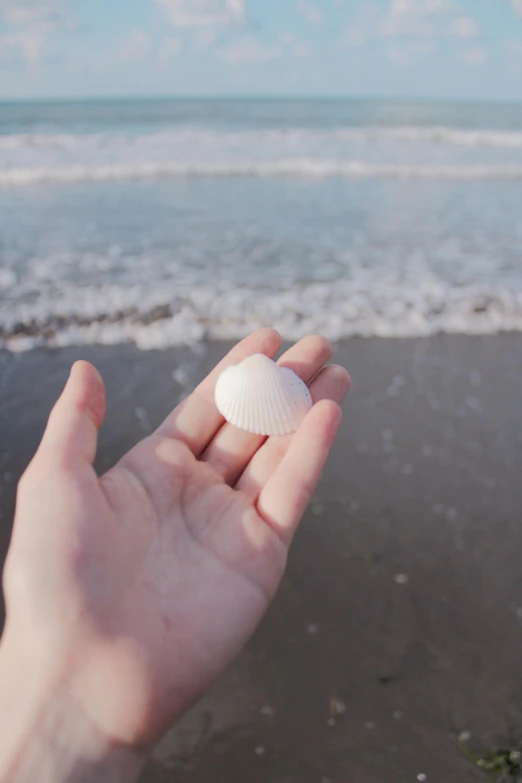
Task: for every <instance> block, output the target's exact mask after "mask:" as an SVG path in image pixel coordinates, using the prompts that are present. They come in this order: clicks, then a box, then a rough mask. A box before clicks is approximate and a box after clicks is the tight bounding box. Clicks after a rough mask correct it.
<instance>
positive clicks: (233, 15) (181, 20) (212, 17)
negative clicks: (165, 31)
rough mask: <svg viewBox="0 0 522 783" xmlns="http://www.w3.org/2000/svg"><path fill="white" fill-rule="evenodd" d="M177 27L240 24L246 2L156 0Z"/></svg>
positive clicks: (229, 0)
mask: <svg viewBox="0 0 522 783" xmlns="http://www.w3.org/2000/svg"><path fill="white" fill-rule="evenodd" d="M156 2H157V3H158V5H160V6H161V7H162V8H164V9H165V11H166V12H167V15H168V17H169V20H170V22H171V24H173V25H174V26H175V27H213V26H215V25H228V24H233V23H234V22H240V21H242V19H243V18H244V14H245V2H244V0H156Z"/></svg>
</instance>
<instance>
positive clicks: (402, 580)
mask: <svg viewBox="0 0 522 783" xmlns="http://www.w3.org/2000/svg"><path fill="white" fill-rule="evenodd" d="M393 578H394V579H395V581H396V582H397V584H398V585H406V584H408V582H409V580H410V577H409V576H408V574H395V576H394V577H393Z"/></svg>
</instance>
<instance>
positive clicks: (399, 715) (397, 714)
mask: <svg viewBox="0 0 522 783" xmlns="http://www.w3.org/2000/svg"><path fill="white" fill-rule="evenodd" d="M403 718H404V713H403V712H401V711H400V710H395V712H394V713H393V720H402V719H403Z"/></svg>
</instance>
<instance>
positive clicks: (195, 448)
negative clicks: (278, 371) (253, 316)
mask: <svg viewBox="0 0 522 783" xmlns="http://www.w3.org/2000/svg"><path fill="white" fill-rule="evenodd" d="M280 345H281V337H280V335H279V334H278V333H277V332H276V331H275V330H274V329H260V330H259V331H257V332H254V333H253V334H251V335H249V336H248V337H246V338H245V339H244V340H242V341H241V342H240V343H238V344H237V345H236V346H235V347H234V348H232V350H231V351H230V352H229V353H228V354H227V355H226V356H225V358H224V359H223V360H222V361H221V362H220V363H219V364H218V365H217V366H216V367H215V368H214V369H213V370H212V372H211V373H210V374H209V375H207V377H206V378H205V380H204V381H202V382H201V383H200V385H199V386H198V387H197V388H196V389H195V391H193V392H192V394H191V395H190V397H187V399H186V400H184V401H183V402H182V403H181V405H178V407H177V408H175V410H174V411H173V412H172V413H171V414H170V416H168V417H167V418H166V419H165V421H164V422H163V424H161V425H160V427H159V428H158V434H160V435H163V436H164V437H170V438H176V439H178V440H181V441H183V442H184V443H186V445H187V446H188V447H189V449H190V450H191V451H192V452H193V453H194V454H195V455H196V456H199V455H200V454H201V452H202V451H203V450H204V449H205V447H206V446H207V444H208V443H209V442H210V440H211V439H212V438H213V437H214V435H215V433H216V432H217V430H218V429H219V427H221V425H222V424H223V422H224V419H223V417H222V416H221V414H220V413H219V412H218V410H217V408H216V406H215V403H214V388H215V386H216V381H217V379H218V378H219V376H220V375H221V373H222V372H223V370H224V369H225V367H228V365H230V364H238V362H240V361H242V360H243V359H245V358H246V357H247V356H251V355H252V354H254V353H264V354H266V356H270V357H271V356H273V355H274V354H275V353H276V351H277V349H278V348H279V346H280Z"/></svg>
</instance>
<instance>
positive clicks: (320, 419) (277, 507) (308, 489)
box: [257, 400, 342, 544]
mask: <svg viewBox="0 0 522 783" xmlns="http://www.w3.org/2000/svg"><path fill="white" fill-rule="evenodd" d="M341 418H342V413H341V409H340V408H339V406H338V405H337V403H335V402H332V400H322V401H320V402H318V403H317V404H316V405H314V407H313V408H312V410H311V411H310V412H309V413H308V415H307V416H306V418H305V420H304V421H303V423H302V424H301V426H300V427H299V429H298V430H297V432H296V433H295V435H294V437H293V438H292V442H291V444H290V446H289V448H288V451H287V452H286V454H285V455H284V457H283V459H282V460H281V463H280V464H279V466H278V467H277V469H276V470H275V472H274V474H273V475H272V476H271V477H270V478H269V480H268V481H267V483H266V485H265V487H264V488H263V490H262V491H261V493H260V495H259V498H258V501H257V510H258V513H259V515H260V516H261V518H262V519H264V521H265V522H266V523H267V524H268V525H270V527H272V528H273V530H274V531H275V532H276V533H277V534H278V535H279V536H280V538H281V539H282V540H283V541H285V543H287V544H289V543H290V541H291V539H292V537H293V535H294V533H295V530H296V528H297V525H298V524H299V521H300V519H301V517H302V515H303V514H304V512H305V510H306V507H307V506H308V503H309V502H310V499H311V497H312V495H313V493H314V490H315V488H316V486H317V483H318V481H319V478H320V475H321V471H322V469H323V467H324V464H325V462H326V460H327V458H328V454H329V452H330V449H331V447H332V444H333V442H334V440H335V436H336V434H337V431H338V429H339V425H340V423H341Z"/></svg>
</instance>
